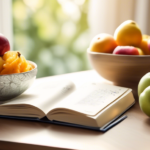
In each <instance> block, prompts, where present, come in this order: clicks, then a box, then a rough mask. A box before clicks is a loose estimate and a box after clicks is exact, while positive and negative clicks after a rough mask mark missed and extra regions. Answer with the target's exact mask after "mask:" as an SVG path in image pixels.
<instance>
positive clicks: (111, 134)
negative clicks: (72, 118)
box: [0, 71, 150, 150]
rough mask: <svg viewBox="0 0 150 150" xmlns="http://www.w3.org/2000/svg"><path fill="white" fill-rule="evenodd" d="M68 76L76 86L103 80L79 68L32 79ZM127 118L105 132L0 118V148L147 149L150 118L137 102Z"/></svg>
mask: <svg viewBox="0 0 150 150" xmlns="http://www.w3.org/2000/svg"><path fill="white" fill-rule="evenodd" d="M63 79H70V80H72V81H73V82H74V83H75V84H76V86H77V87H78V86H80V85H81V84H83V83H85V82H88V81H98V82H106V81H104V80H103V79H102V78H101V77H100V76H99V75H98V74H97V73H96V72H95V71H83V72H78V73H71V74H66V75H59V76H53V77H46V78H41V79H38V80H36V82H38V81H39V80H63ZM126 114H127V115H128V118H127V119H125V120H124V121H123V122H121V123H119V124H118V125H116V126H115V127H113V128H112V129H110V130H109V131H107V132H106V133H101V132H97V131H92V130H87V129H80V128H74V127H67V126H60V125H53V124H46V123H37V122H29V121H19V120H9V119H0V150H5V149H8V150H11V149H12V150H24V149H25V150H30V149H32V150H49V149H54V150H56V149H84V150H88V149H89V150H97V149H100V150H149V149H150V144H149V143H150V119H149V118H148V117H147V116H146V115H144V114H143V113H142V112H141V110H140V108H139V105H138V100H137V102H136V105H134V106H133V107H132V108H131V109H130V110H129V111H128V112H127V113H126Z"/></svg>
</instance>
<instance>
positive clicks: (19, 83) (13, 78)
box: [0, 34, 37, 103]
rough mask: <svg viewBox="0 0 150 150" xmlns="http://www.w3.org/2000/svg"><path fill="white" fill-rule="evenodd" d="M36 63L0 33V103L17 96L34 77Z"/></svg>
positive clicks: (28, 85)
mask: <svg viewBox="0 0 150 150" xmlns="http://www.w3.org/2000/svg"><path fill="white" fill-rule="evenodd" d="M36 74H37V65H36V64H35V63H34V62H32V61H28V60H26V59H25V57H24V56H23V55H22V54H21V53H20V52H17V51H10V45H9V41H8V40H7V39H6V37H4V36H3V35H2V34H0V103H1V102H4V101H6V100H10V99H12V98H14V97H17V96H19V95H20V94H22V93H23V92H24V91H26V90H27V89H28V88H29V87H30V85H31V84H32V83H33V81H34V80H35V78H36Z"/></svg>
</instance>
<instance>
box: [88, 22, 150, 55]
mask: <svg viewBox="0 0 150 150" xmlns="http://www.w3.org/2000/svg"><path fill="white" fill-rule="evenodd" d="M104 34H105V33H101V34H98V35H97V36H95V37H94V38H93V39H92V41H91V43H90V47H89V50H90V51H92V52H100V53H109V54H115V55H118V54H119V55H150V36H149V35H144V34H143V35H142V32H141V30H140V28H139V26H138V24H137V23H136V22H135V21H132V20H127V21H125V22H123V23H122V24H121V25H120V26H118V28H117V29H116V30H115V32H114V36H112V35H109V34H105V38H104ZM110 37H111V38H110ZM108 39H109V40H108ZM108 49H109V50H108Z"/></svg>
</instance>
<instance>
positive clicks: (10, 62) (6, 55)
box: [0, 34, 34, 75]
mask: <svg viewBox="0 0 150 150" xmlns="http://www.w3.org/2000/svg"><path fill="white" fill-rule="evenodd" d="M33 68H34V67H33V66H32V65H31V64H30V63H29V62H28V61H26V59H25V58H24V56H23V55H21V54H20V52H17V51H10V44H9V41H8V40H7V38H6V37H4V36H3V35H2V34H0V75H4V74H12V73H21V72H26V71H29V70H32V69H33Z"/></svg>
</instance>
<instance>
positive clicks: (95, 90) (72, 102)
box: [56, 83, 128, 115]
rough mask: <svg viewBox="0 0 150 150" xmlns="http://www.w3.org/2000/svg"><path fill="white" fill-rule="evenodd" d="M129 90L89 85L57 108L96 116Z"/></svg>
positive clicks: (103, 85) (99, 84) (95, 84)
mask: <svg viewBox="0 0 150 150" xmlns="http://www.w3.org/2000/svg"><path fill="white" fill-rule="evenodd" d="M127 90H128V88H123V87H118V86H114V85H107V84H101V83H91V84H87V85H84V86H82V87H81V88H80V89H78V90H77V91H75V92H74V93H72V94H71V95H69V96H68V97H67V98H66V99H65V100H63V101H62V102H60V103H59V104H58V105H56V108H67V109H70V110H74V111H77V112H80V113H83V114H87V115H96V114H97V113H98V112H100V111H101V110H102V109H103V108H105V107H106V106H108V105H109V104H110V103H112V102H113V101H115V100H116V99H117V98H118V97H120V96H121V95H122V94H123V93H125V92H126V91H127Z"/></svg>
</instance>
